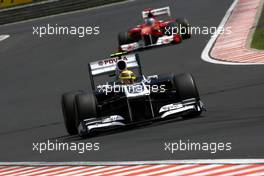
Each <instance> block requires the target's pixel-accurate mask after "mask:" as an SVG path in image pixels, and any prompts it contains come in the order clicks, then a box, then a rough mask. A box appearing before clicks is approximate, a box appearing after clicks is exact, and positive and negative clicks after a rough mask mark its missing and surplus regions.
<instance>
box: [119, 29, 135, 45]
mask: <svg viewBox="0 0 264 176" xmlns="http://www.w3.org/2000/svg"><path fill="white" fill-rule="evenodd" d="M131 42H132V38H131V37H130V36H129V34H128V32H120V33H119V34H118V44H119V46H121V45H125V44H129V43H131Z"/></svg>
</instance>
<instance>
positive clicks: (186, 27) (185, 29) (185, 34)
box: [176, 18, 191, 39]
mask: <svg viewBox="0 0 264 176" xmlns="http://www.w3.org/2000/svg"><path fill="white" fill-rule="evenodd" d="M176 22H177V23H178V25H179V27H180V30H181V35H182V38H183V39H188V38H191V31H190V27H191V25H190V23H189V22H188V20H187V19H186V18H178V19H176Z"/></svg>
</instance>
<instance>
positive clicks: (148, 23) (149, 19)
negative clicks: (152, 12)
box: [145, 18, 155, 26]
mask: <svg viewBox="0 0 264 176" xmlns="http://www.w3.org/2000/svg"><path fill="white" fill-rule="evenodd" d="M145 23H146V25H147V26H152V25H153V24H154V23H155V19H154V18H146V19H145Z"/></svg>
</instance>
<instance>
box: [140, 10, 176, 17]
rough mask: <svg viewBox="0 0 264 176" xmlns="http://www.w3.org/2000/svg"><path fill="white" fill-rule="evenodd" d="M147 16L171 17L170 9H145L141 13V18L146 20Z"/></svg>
mask: <svg viewBox="0 0 264 176" xmlns="http://www.w3.org/2000/svg"><path fill="white" fill-rule="evenodd" d="M149 14H151V15H153V16H154V17H157V16H161V15H168V16H171V12H170V7H163V8H158V9H146V10H144V11H143V12H142V17H143V18H144V19H145V18H148V17H149Z"/></svg>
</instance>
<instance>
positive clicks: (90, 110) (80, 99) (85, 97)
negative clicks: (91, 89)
mask: <svg viewBox="0 0 264 176" xmlns="http://www.w3.org/2000/svg"><path fill="white" fill-rule="evenodd" d="M75 106H76V125H77V127H78V126H79V124H80V122H82V121H83V120H84V119H89V118H96V117H97V100H96V97H95V95H94V94H92V93H85V94H79V95H77V96H75Z"/></svg>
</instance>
